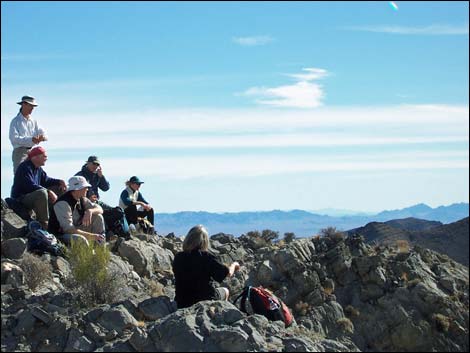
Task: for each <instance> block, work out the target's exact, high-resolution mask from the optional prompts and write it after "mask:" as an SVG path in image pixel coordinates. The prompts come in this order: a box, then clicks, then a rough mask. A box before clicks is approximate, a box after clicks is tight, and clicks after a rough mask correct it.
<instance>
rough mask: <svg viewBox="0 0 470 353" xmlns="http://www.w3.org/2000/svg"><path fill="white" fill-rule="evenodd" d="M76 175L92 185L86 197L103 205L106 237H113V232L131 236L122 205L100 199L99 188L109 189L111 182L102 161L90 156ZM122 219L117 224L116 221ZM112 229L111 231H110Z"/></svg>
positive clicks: (108, 238)
mask: <svg viewBox="0 0 470 353" xmlns="http://www.w3.org/2000/svg"><path fill="white" fill-rule="evenodd" d="M75 176H82V177H84V178H85V179H86V181H87V182H88V183H89V184H90V185H91V186H90V187H89V188H88V191H87V194H86V197H87V198H88V199H89V200H90V201H92V202H94V203H96V204H97V205H99V206H101V208H102V209H103V218H104V220H105V224H106V239H107V240H110V239H112V236H111V234H115V235H119V236H123V237H126V238H128V237H129V225H128V224H127V220H126V217H125V216H124V210H123V209H122V208H120V207H113V206H110V205H108V204H106V203H104V202H103V201H101V200H100V194H99V192H98V189H101V190H102V191H108V190H109V182H108V180H106V177H105V176H104V174H103V168H102V166H101V162H100V160H99V159H98V157H97V156H90V157H88V160H87V161H86V162H85V164H84V165H83V166H82V169H81V170H80V171H79V172H78V173H76V174H75ZM118 219H119V220H121V222H119V223H118V225H120V227H118V226H117V224H116V221H117V220H118ZM110 231H111V233H110Z"/></svg>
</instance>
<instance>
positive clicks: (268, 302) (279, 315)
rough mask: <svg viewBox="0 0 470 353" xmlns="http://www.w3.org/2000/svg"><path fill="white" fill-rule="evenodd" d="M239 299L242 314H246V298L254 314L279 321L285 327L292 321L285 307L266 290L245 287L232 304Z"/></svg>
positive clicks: (292, 318)
mask: <svg viewBox="0 0 470 353" xmlns="http://www.w3.org/2000/svg"><path fill="white" fill-rule="evenodd" d="M240 298H241V302H240V310H241V311H243V312H244V313H247V311H246V299H247V298H248V300H249V301H250V304H251V307H252V308H253V312H254V313H255V314H260V315H264V316H266V317H267V318H268V319H269V320H271V321H276V320H281V321H283V322H284V324H285V326H286V327H288V326H290V325H291V324H292V321H293V320H294V317H293V316H292V313H291V312H290V310H289V308H288V307H287V305H286V304H285V303H284V302H283V301H282V300H281V299H279V298H278V297H276V296H275V295H274V294H273V293H272V292H271V291H269V290H267V289H266V288H263V287H261V286H259V287H252V286H247V287H245V288H244V289H243V291H242V292H241V293H240V295H239V296H238V297H237V298H235V300H234V301H233V304H235V305H236V302H237V301H238V299H240Z"/></svg>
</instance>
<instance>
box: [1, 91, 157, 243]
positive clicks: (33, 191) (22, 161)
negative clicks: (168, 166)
mask: <svg viewBox="0 0 470 353" xmlns="http://www.w3.org/2000/svg"><path fill="white" fill-rule="evenodd" d="M18 104H19V105H21V108H20V110H19V112H18V114H17V115H16V117H15V118H13V120H12V121H11V124H10V131H9V137H10V141H11V143H12V145H13V153H12V161H13V172H14V178H13V186H12V188H11V195H10V198H8V199H7V200H6V201H7V203H8V204H9V205H10V206H11V207H12V208H13V209H14V210H15V208H17V209H18V208H19V209H22V211H24V209H26V219H27V220H28V219H29V218H30V211H31V210H32V211H34V213H35V215H36V221H38V222H39V223H40V224H41V226H42V228H43V230H46V231H49V232H50V233H52V234H54V235H55V236H56V237H57V239H58V240H60V241H61V242H63V243H64V244H66V245H70V241H71V240H72V239H74V240H77V241H83V242H86V243H89V242H97V243H99V244H104V243H105V242H106V241H109V240H115V239H117V238H119V237H122V238H125V239H129V238H130V232H129V225H132V226H131V228H136V227H138V226H139V224H142V227H140V228H141V230H143V228H144V229H145V232H146V233H147V234H152V235H156V232H155V228H154V211H153V208H152V206H151V205H150V204H149V203H148V202H147V201H146V200H145V198H144V197H143V195H142V193H141V192H140V187H141V185H142V184H143V183H144V182H143V181H142V180H140V179H139V178H138V177H137V176H132V177H131V178H129V180H128V181H126V188H125V189H124V190H123V192H122V193H121V196H120V198H119V205H118V206H110V205H108V204H106V203H104V202H102V201H101V200H100V194H99V190H101V191H104V192H106V191H108V190H109V188H110V184H109V181H108V180H107V179H106V177H105V175H104V173H103V169H102V166H101V162H100V160H99V159H98V157H97V156H89V157H88V160H87V161H86V162H85V164H84V165H83V166H82V167H81V169H80V170H79V171H78V172H77V173H76V174H75V175H74V176H72V177H70V178H69V179H68V183H65V181H64V180H62V179H56V178H52V177H49V176H48V175H47V173H46V172H45V171H44V169H43V166H44V165H45V164H46V161H47V151H46V149H45V148H44V147H42V146H40V145H39V144H40V143H41V142H43V141H47V139H48V138H47V135H46V132H45V130H44V129H43V128H41V127H40V126H39V124H38V123H37V121H36V120H34V119H33V118H32V116H31V115H32V112H33V110H34V108H35V107H37V106H38V104H37V102H36V99H35V98H34V97H31V96H23V97H22V99H21V101H20V102H18ZM15 211H16V210H15ZM24 213H25V212H23V213H22V214H23V217H24Z"/></svg>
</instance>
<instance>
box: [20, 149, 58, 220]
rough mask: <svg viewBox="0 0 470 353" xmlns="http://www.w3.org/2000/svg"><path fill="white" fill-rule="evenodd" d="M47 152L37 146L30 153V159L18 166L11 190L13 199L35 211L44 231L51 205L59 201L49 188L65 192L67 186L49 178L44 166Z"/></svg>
mask: <svg viewBox="0 0 470 353" xmlns="http://www.w3.org/2000/svg"><path fill="white" fill-rule="evenodd" d="M46 161H47V154H46V150H45V149H44V148H43V147H41V146H37V147H34V148H32V149H31V151H29V153H28V158H27V159H26V160H25V161H24V162H22V163H21V164H20V165H19V166H18V170H17V171H16V173H15V178H14V179H13V186H12V188H11V198H12V199H16V200H17V201H19V202H21V203H22V204H23V205H24V206H25V207H26V208H28V209H30V210H31V209H32V210H34V212H35V213H36V220H37V221H39V222H40V223H41V225H42V227H43V228H44V229H47V228H48V222H49V204H48V201H49V202H50V203H51V204H53V203H55V202H56V201H57V195H56V194H55V193H54V192H53V191H52V190H49V189H47V188H49V187H51V186H54V185H58V186H59V187H60V188H61V189H63V190H65V189H66V188H67V185H66V184H65V181H63V180H61V179H53V178H49V177H48V176H47V174H46V172H45V171H44V170H43V169H42V166H43V165H44V164H46Z"/></svg>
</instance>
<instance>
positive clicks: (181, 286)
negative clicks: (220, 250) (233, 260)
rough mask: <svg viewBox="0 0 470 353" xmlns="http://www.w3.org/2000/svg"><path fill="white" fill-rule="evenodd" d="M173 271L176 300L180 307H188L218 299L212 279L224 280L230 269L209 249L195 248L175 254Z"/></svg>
mask: <svg viewBox="0 0 470 353" xmlns="http://www.w3.org/2000/svg"><path fill="white" fill-rule="evenodd" d="M173 273H174V275H175V289H176V296H175V301H176V303H177V305H178V308H186V307H188V306H191V305H193V304H195V303H197V302H199V301H202V300H211V299H212V300H213V299H218V295H217V292H216V289H215V287H214V286H213V285H212V280H216V281H217V282H222V281H223V280H224V279H225V277H227V275H228V273H229V269H228V267H227V266H225V265H223V264H221V263H220V262H219V261H218V260H217V259H216V257H215V256H214V255H212V254H210V253H208V252H207V251H200V250H194V251H192V252H190V253H188V252H184V251H183V252H179V253H177V254H176V255H175V259H174V260H173Z"/></svg>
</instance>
